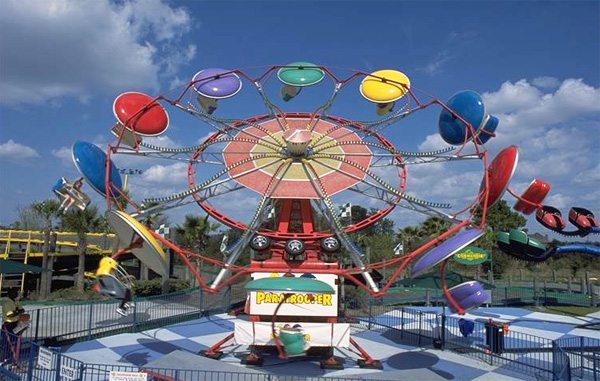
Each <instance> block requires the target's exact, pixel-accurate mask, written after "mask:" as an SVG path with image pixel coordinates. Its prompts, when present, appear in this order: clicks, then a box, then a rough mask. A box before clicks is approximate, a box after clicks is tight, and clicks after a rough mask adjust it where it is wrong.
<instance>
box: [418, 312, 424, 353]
mask: <svg viewBox="0 0 600 381" xmlns="http://www.w3.org/2000/svg"><path fill="white" fill-rule="evenodd" d="M422 324H423V311H419V341H418V345H419V346H420V345H421V326H422Z"/></svg>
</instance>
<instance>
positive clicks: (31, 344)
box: [0, 285, 600, 381]
mask: <svg viewBox="0 0 600 381" xmlns="http://www.w3.org/2000/svg"><path fill="white" fill-rule="evenodd" d="M245 296H246V294H245V291H244V290H243V288H241V287H239V286H238V287H236V286H235V285H234V286H232V287H230V288H228V289H225V290H223V291H222V292H221V293H219V294H208V293H205V292H203V291H202V290H201V289H192V290H188V291H182V292H177V293H173V294H168V295H161V296H155V297H148V298H141V299H137V300H136V301H135V307H134V311H133V312H132V313H131V315H130V316H129V317H127V318H120V319H117V320H115V319H114V317H115V312H114V308H115V307H116V304H115V303H108V302H98V301H94V302H89V303H85V304H75V305H63V306H59V307H51V308H41V309H38V310H33V311H30V312H31V315H32V326H31V328H30V329H29V330H28V331H26V335H25V336H24V337H23V338H22V341H20V342H17V339H16V337H12V340H9V339H8V338H7V335H6V333H3V335H2V342H1V348H0V349H2V352H1V353H2V360H4V363H5V364H6V366H5V367H0V376H2V377H0V378H1V379H2V380H41V381H46V380H48V381H50V380H52V381H56V380H59V379H60V377H59V376H60V371H61V369H63V371H64V372H73V374H75V375H76V377H75V378H73V379H75V380H93V381H96V380H98V381H100V380H105V379H107V377H108V376H107V375H108V374H109V373H110V371H111V370H112V371H136V372H137V371H139V370H140V368H137V367H114V366H111V365H99V364H84V363H81V362H79V361H77V360H74V359H71V358H69V357H67V356H64V355H61V354H60V353H57V352H54V351H53V352H52V354H51V357H52V364H51V365H48V361H46V362H42V365H40V361H39V358H40V356H39V352H40V346H44V347H48V346H50V347H51V346H52V345H53V344H62V343H66V342H72V341H76V340H88V339H91V338H94V337H99V336H102V335H108V334H114V333H119V332H134V331H141V330H146V329H150V328H153V327H156V326H164V325H168V324H173V323H177V322H181V321H184V320H190V319H196V318H199V317H201V316H203V315H205V314H211V313H218V312H224V311H228V310H230V309H231V308H233V306H235V305H236V304H237V305H243V302H244V300H245ZM351 307H353V308H348V309H347V310H346V319H347V320H348V321H350V322H354V323H358V324H360V325H361V326H363V327H364V328H366V329H376V330H381V331H382V334H383V335H384V337H386V338H387V339H390V340H392V341H395V342H398V343H405V344H410V345H413V346H417V347H425V346H433V347H434V348H440V349H442V348H445V349H450V350H453V351H455V352H458V353H461V354H464V355H467V356H471V357H476V358H478V359H480V360H482V361H485V362H487V363H489V364H493V365H500V366H503V367H507V368H512V369H513V370H516V371H518V372H522V373H526V374H530V375H533V376H535V377H537V378H540V379H553V380H567V379H570V377H571V374H572V375H574V376H577V377H581V378H586V379H593V380H595V381H598V380H599V378H600V340H596V339H591V338H585V337H571V338H566V339H559V340H554V341H552V340H549V339H546V338H541V337H536V336H533V335H528V334H525V333H520V332H509V333H508V334H505V332H504V331H503V329H502V328H501V327H499V326H496V325H493V324H489V323H485V322H478V321H475V322H473V327H472V328H473V329H472V331H470V332H466V331H465V330H464V329H462V330H461V319H460V318H456V317H452V316H446V315H445V314H440V313H437V312H431V311H422V310H419V309H415V308H407V307H402V308H398V307H397V306H390V305H386V304H385V303H381V301H379V300H374V299H370V300H368V301H362V302H359V301H356V302H355V304H354V305H352V306H351ZM17 343H18V345H17ZM42 351H46V352H44V353H46V354H47V353H48V352H47V349H43V350H42ZM47 357H48V356H45V357H44V358H47ZM15 360H16V361H15ZM12 364H17V366H16V367H12ZM44 364H45V367H44V366H43V365H44ZM48 367H50V369H48ZM65 369H66V370H65ZM144 371H145V372H147V373H148V374H151V375H152V377H153V378H152V379H153V380H205V379H206V380H219V381H221V380H235V381H238V380H240V381H245V380H253V381H254V380H256V381H262V380H263V379H264V380H265V381H266V379H267V378H261V377H267V376H262V375H260V376H256V375H249V374H244V373H240V375H237V374H230V373H223V374H222V372H204V373H202V372H194V371H182V370H174V369H146V370H144ZM57 372H58V373H57ZM57 375H58V376H57ZM253 377H258V378H253ZM274 377H275V378H274ZM67 379H68V377H67ZM275 379H277V380H284V379H285V380H294V379H295V378H293V377H288V378H283V377H281V376H272V375H269V380H275ZM296 379H298V380H304V379H303V378H296ZM310 380H320V379H319V378H310Z"/></svg>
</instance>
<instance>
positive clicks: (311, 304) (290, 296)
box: [249, 273, 338, 316]
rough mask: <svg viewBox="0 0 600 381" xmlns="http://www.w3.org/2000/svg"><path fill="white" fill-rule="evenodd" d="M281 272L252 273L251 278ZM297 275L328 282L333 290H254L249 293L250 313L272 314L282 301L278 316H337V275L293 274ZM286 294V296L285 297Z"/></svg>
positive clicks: (272, 275)
mask: <svg viewBox="0 0 600 381" xmlns="http://www.w3.org/2000/svg"><path fill="white" fill-rule="evenodd" d="M283 275H284V274H283V273H253V274H252V278H253V279H262V278H269V277H280V276H283ZM295 276H297V277H305V278H314V279H317V280H320V281H322V282H325V283H327V284H329V285H330V286H331V287H333V289H334V290H335V293H333V294H319V293H315V294H311V293H304V292H300V293H293V292H285V293H283V292H279V291H277V292H276V291H270V290H265V291H255V292H251V293H250V296H249V297H250V314H251V315H273V313H274V312H275V308H277V306H278V305H279V304H280V303H281V302H283V304H282V305H281V307H280V308H279V311H277V315H280V316H337V308H338V298H337V285H336V280H337V275H333V274H309V273H306V274H295ZM286 295H287V298H286Z"/></svg>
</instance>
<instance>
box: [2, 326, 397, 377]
mask: <svg viewBox="0 0 600 381" xmlns="http://www.w3.org/2000/svg"><path fill="white" fill-rule="evenodd" d="M3 338H4V339H3V344H4V343H7V342H8V341H9V340H10V341H11V342H13V344H14V345H16V343H17V342H18V340H19V338H18V337H17V336H15V335H10V334H5V335H3ZM9 346H10V345H7V347H9ZM2 349H3V352H2V353H4V349H6V348H5V346H4V345H3V347H2ZM11 353H12V352H11ZM111 372H127V373H130V374H129V376H134V374H135V373H145V374H146V375H147V379H148V380H149V381H356V378H354V377H333V378H332V377H327V378H325V377H300V376H282V375H273V374H267V373H244V372H222V371H209V370H181V369H167V368H148V367H137V366H122V365H106V364H88V363H83V362H81V361H79V360H76V359H73V358H71V357H69V356H66V355H64V354H61V353H60V352H58V351H55V350H51V349H48V348H44V347H42V346H40V345H39V344H36V343H34V342H32V341H28V340H23V342H22V344H21V346H20V349H19V350H18V352H16V353H15V356H14V357H11V358H10V359H9V360H8V361H7V362H6V364H4V365H3V366H0V377H1V379H2V380H6V381H12V380H15V381H16V380H18V381H34V380H35V381H57V380H71V381H108V380H109V379H110V375H111ZM132 373H133V374H132ZM361 379H362V380H365V381H375V380H371V379H366V378H361ZM377 380H378V381H392V380H386V379H382V378H378V379H377Z"/></svg>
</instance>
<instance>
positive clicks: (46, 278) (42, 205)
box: [31, 199, 60, 299]
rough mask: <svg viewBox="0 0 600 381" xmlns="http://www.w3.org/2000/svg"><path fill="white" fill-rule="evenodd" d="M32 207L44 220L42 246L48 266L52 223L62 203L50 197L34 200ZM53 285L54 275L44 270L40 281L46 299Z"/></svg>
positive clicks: (41, 290)
mask: <svg viewBox="0 0 600 381" xmlns="http://www.w3.org/2000/svg"><path fill="white" fill-rule="evenodd" d="M31 209H32V210H33V211H34V212H35V214H37V215H38V216H40V217H41V218H43V220H44V246H43V247H42V268H44V269H47V268H48V256H49V252H50V234H51V232H52V223H53V221H54V219H56V217H58V213H59V209H60V204H59V203H58V202H57V201H56V200H52V199H48V200H45V201H42V202H34V203H33V204H31ZM51 287H52V275H51V274H48V272H47V271H43V272H42V279H41V281H40V296H41V297H42V298H43V299H45V298H46V297H48V292H49V291H50V289H51Z"/></svg>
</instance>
